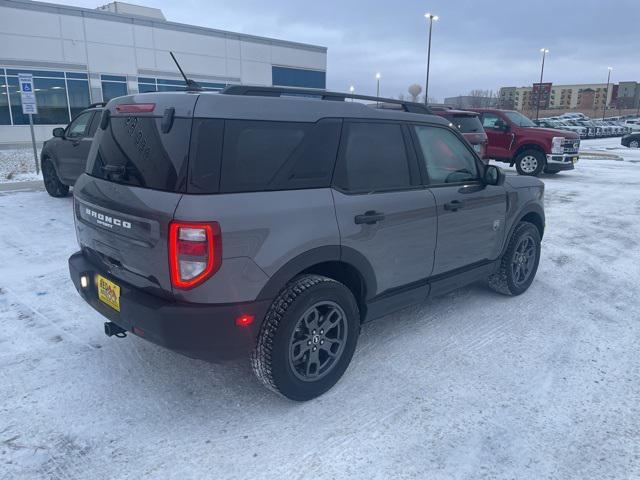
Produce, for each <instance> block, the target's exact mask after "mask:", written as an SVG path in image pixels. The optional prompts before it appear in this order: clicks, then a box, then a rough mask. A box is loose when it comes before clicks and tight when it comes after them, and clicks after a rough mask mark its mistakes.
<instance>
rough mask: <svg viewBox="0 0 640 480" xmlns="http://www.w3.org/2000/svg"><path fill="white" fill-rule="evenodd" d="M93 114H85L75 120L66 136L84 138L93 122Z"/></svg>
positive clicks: (68, 128)
mask: <svg viewBox="0 0 640 480" xmlns="http://www.w3.org/2000/svg"><path fill="white" fill-rule="evenodd" d="M92 115H93V112H85V113H82V114H80V115H79V116H78V117H77V118H75V119H74V120H73V122H71V123H70V124H69V126H68V127H67V132H66V135H67V137H69V138H78V137H84V136H85V134H86V133H87V128H88V126H89V122H91V117H92Z"/></svg>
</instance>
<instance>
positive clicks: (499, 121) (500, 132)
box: [471, 108, 580, 176]
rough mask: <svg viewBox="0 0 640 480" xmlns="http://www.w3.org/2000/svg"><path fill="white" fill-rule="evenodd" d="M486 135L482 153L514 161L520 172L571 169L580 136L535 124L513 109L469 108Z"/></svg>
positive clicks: (539, 172)
mask: <svg viewBox="0 0 640 480" xmlns="http://www.w3.org/2000/svg"><path fill="white" fill-rule="evenodd" d="M471 110H473V111H475V112H478V113H479V114H480V118H481V120H482V125H483V127H484V131H485V132H486V133H487V136H488V137H489V144H488V145H487V154H486V157H487V158H490V159H494V160H497V161H499V162H506V163H509V164H510V165H515V166H516V169H517V170H518V173H519V174H520V175H534V176H537V175H540V174H541V173H542V172H545V173H557V172H559V171H562V170H573V168H574V164H575V163H576V162H577V161H578V158H579V156H578V150H579V148H580V137H579V135H578V134H577V133H574V132H568V131H564V130H557V129H549V128H539V127H536V124H535V123H533V122H532V121H531V120H530V119H529V118H528V117H526V116H524V115H522V114H521V113H520V112H517V111H515V110H499V109H495V108H473V109H471Z"/></svg>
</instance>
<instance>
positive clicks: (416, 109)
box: [220, 85, 433, 114]
mask: <svg viewBox="0 0 640 480" xmlns="http://www.w3.org/2000/svg"><path fill="white" fill-rule="evenodd" d="M220 93H222V94H224V95H247V96H252V95H253V96H261V97H281V96H300V97H311V98H319V99H321V100H330V101H336V102H344V101H346V99H347V98H351V99H355V100H369V101H372V102H376V103H377V104H381V103H383V104H384V103H387V104H389V103H392V104H395V105H400V106H401V107H402V108H403V109H404V111H405V112H410V113H423V114H425V113H426V114H431V113H433V112H432V111H431V109H430V108H429V107H428V106H426V105H424V104H423V103H416V102H408V101H406V100H397V99H395V98H383V97H373V96H370V95H358V94H354V93H340V92H329V91H327V90H317V89H313V88H298V87H260V86H250V85H229V86H228V87H226V88H225V89H224V90H222V91H221V92H220Z"/></svg>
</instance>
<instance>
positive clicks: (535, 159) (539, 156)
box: [516, 149, 547, 177]
mask: <svg viewBox="0 0 640 480" xmlns="http://www.w3.org/2000/svg"><path fill="white" fill-rule="evenodd" d="M546 165H547V158H546V156H545V154H544V153H542V152H541V151H540V150H534V149H529V150H525V151H523V152H520V153H519V154H518V156H517V157H516V170H517V171H518V174H519V175H529V176H532V177H537V176H538V175H540V173H542V171H543V170H544V168H545V167H546Z"/></svg>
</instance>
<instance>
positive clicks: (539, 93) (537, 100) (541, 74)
mask: <svg viewBox="0 0 640 480" xmlns="http://www.w3.org/2000/svg"><path fill="white" fill-rule="evenodd" d="M540 51H541V52H542V68H541V69H540V83H539V84H538V96H537V97H536V120H538V115H539V114H540V97H541V96H542V76H543V75H544V59H545V58H546V56H547V53H549V49H547V48H541V49H540Z"/></svg>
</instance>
